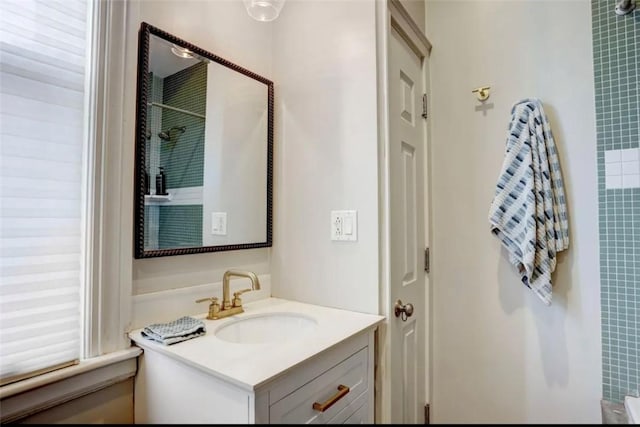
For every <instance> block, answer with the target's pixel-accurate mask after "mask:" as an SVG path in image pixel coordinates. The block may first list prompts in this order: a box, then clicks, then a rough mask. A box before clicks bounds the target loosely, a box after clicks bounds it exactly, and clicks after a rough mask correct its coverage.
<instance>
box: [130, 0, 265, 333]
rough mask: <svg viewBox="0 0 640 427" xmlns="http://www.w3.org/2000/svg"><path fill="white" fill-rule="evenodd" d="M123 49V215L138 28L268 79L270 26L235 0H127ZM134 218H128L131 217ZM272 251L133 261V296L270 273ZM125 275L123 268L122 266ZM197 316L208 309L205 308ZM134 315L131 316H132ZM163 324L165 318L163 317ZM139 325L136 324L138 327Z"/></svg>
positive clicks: (133, 103)
mask: <svg viewBox="0 0 640 427" xmlns="http://www.w3.org/2000/svg"><path fill="white" fill-rule="evenodd" d="M127 15H128V16H127V36H126V37H127V41H126V46H127V50H126V52H125V55H126V59H125V76H124V78H125V88H124V93H125V94H126V99H125V104H124V109H123V111H122V117H121V120H122V122H123V125H124V126H123V127H124V130H123V140H124V141H125V143H124V144H123V147H124V148H123V151H122V153H121V156H122V159H121V164H122V170H123V174H124V175H125V177H129V179H128V180H127V179H124V181H123V189H122V197H121V203H122V211H123V212H133V167H134V136H135V93H136V71H137V49H138V29H139V28H140V23H141V22H142V21H146V22H148V23H149V24H151V25H154V26H156V27H159V28H160V29H162V30H165V31H167V32H169V33H171V34H173V35H175V36H177V37H179V38H182V39H184V40H187V41H189V42H191V43H193V44H195V45H197V46H199V47H201V48H203V49H205V50H208V51H210V52H212V53H214V54H216V55H218V56H220V57H222V58H225V59H227V60H229V61H231V62H233V63H235V64H238V65H240V66H242V67H245V68H248V69H249V70H252V71H254V72H255V73H257V74H260V75H262V76H264V77H266V78H268V79H271V78H272V48H271V47H272V24H271V23H263V22H258V21H255V20H253V19H252V18H251V17H249V15H248V14H247V12H246V10H245V7H244V5H243V3H242V2H241V1H239V0H215V1H199V0H186V1H184V0H162V1H157V0H129V2H128V10H127ZM131 216H132V214H131ZM118 233H122V234H123V236H122V240H128V241H132V239H133V231H132V225H131V226H129V223H128V222H125V223H124V225H123V227H122V228H121V229H120V230H118ZM270 251H271V250H270V249H269V248H266V249H253V250H242V251H226V252H217V253H205V254H197V255H180V256H171V257H161V258H151V259H141V260H134V259H133V256H132V253H125V254H123V255H122V257H121V259H122V260H123V261H121V262H122V263H123V264H126V262H127V260H131V263H132V264H131V269H132V280H133V284H132V287H133V291H132V293H133V295H140V294H146V293H151V292H159V291H165V290H169V289H174V288H183V287H191V286H197V285H202V284H207V283H213V282H219V281H221V279H222V275H223V273H224V271H225V270H227V269H229V268H244V269H250V270H252V271H254V272H255V273H257V274H264V273H268V272H269V258H270ZM121 268H122V269H123V270H124V271H126V269H127V266H126V265H123V266H122V267H121ZM200 311H201V312H205V311H206V307H205V306H204V305H203V306H202V308H201V310H200ZM135 317H136V316H135V314H134V318H135ZM163 320H164V319H163ZM137 326H140V325H137Z"/></svg>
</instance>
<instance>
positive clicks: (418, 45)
mask: <svg viewBox="0 0 640 427" xmlns="http://www.w3.org/2000/svg"><path fill="white" fill-rule="evenodd" d="M425 6H426V5H425ZM392 29H394V30H396V31H397V32H398V33H400V35H401V36H402V37H403V39H404V40H405V41H406V42H407V44H408V45H409V46H410V47H411V49H412V50H413V51H414V53H416V55H417V56H418V57H420V58H424V57H427V56H428V55H429V53H430V52H431V48H432V45H431V42H430V41H429V40H428V39H427V37H426V35H425V34H424V33H423V32H422V31H421V30H420V28H419V27H418V25H417V24H416V23H415V21H414V20H413V18H412V17H411V15H410V14H409V13H408V12H407V10H406V9H405V8H404V6H403V5H402V4H401V3H400V0H378V1H376V50H377V52H376V53H377V61H376V62H377V63H376V67H377V76H378V78H377V86H378V87H377V89H378V90H377V92H378V217H379V219H380V221H379V224H378V227H379V230H378V232H379V239H380V244H379V260H380V263H379V283H380V287H379V304H380V306H379V308H378V309H379V313H380V314H381V315H383V316H385V318H386V321H385V322H383V323H382V324H380V326H379V327H378V330H377V332H376V349H377V351H376V360H375V420H376V421H375V422H376V423H383V424H389V423H391V419H390V418H391V393H390V390H391V370H390V369H389V367H388V364H389V360H390V350H391V348H390V347H391V346H390V337H389V334H388V332H387V331H388V328H389V326H388V323H389V321H390V320H391V316H392V315H393V314H392V313H391V312H390V307H391V303H390V300H391V277H390V262H391V258H390V253H389V244H390V243H389V242H390V240H389V238H390V215H389V209H390V206H389V203H390V202H389V183H390V164H389V156H388V155H387V153H388V152H389V143H390V135H389V88H388V69H389V68H388V66H389V63H388V58H389V38H390V37H391V31H392ZM422 77H423V79H424V80H425V87H426V89H427V90H428V89H429V81H428V79H427V69H426V68H425V66H424V63H423V70H422ZM428 129H429V128H428V127H427V144H426V146H425V155H426V156H427V159H428V158H429V156H428V153H429V130H428ZM428 171H429V168H428V162H426V161H425V176H428ZM425 188H426V189H428V185H427V186H425ZM424 208H425V214H426V215H428V212H429V199H428V197H425V207H424ZM425 228H426V229H427V230H430V228H431V227H430V224H429V223H425ZM427 235H428V236H430V235H431V233H430V232H428V233H427ZM427 244H429V241H428V240H427ZM429 280H430V286H431V287H432V286H433V280H432V279H429ZM425 303H426V307H428V309H429V312H428V313H427V319H426V320H425V323H426V325H430V324H431V322H430V321H429V320H430V316H431V310H430V305H429V296H428V292H427V301H425ZM425 330H427V331H428V330H429V327H427V328H425ZM425 343H426V345H427V349H426V361H427V363H426V364H427V366H426V368H425V369H426V377H427V378H430V360H431V357H430V343H429V341H428V340H426V339H425ZM425 380H426V378H425ZM425 386H426V400H427V402H429V401H430V396H431V390H430V384H426V385H425ZM425 403H426V402H425Z"/></svg>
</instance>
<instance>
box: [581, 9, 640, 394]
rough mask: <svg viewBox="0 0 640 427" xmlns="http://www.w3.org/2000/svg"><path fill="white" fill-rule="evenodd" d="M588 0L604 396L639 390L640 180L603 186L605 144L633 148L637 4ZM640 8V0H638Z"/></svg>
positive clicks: (639, 113)
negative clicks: (620, 11) (631, 7)
mask: <svg viewBox="0 0 640 427" xmlns="http://www.w3.org/2000/svg"><path fill="white" fill-rule="evenodd" d="M616 3H617V0H592V2H591V10H592V29H593V64H594V72H595V95H596V99H595V106H596V129H597V141H598V144H597V158H598V166H597V167H598V199H599V203H598V205H599V209H598V210H599V224H600V225H599V227H600V230H599V231H600V233H599V234H600V283H601V287H600V289H601V291H600V292H601V304H602V307H601V308H602V365H603V366H602V371H603V398H604V399H605V400H610V401H613V402H622V401H623V400H624V396H625V395H638V393H639V392H640V188H619V189H618V188H616V189H607V188H606V187H605V151H607V150H620V149H628V148H637V147H638V146H639V128H640V108H639V105H640V103H639V101H640V90H639V88H638V85H639V84H640V81H639V77H640V71H639V70H640V67H639V66H640V64H639V62H640V51H639V49H640V10H636V11H635V12H634V13H632V14H629V15H625V16H618V15H616V14H615V12H614V7H615V5H616ZM638 9H640V4H639V5H638Z"/></svg>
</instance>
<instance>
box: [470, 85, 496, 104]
mask: <svg viewBox="0 0 640 427" xmlns="http://www.w3.org/2000/svg"><path fill="white" fill-rule="evenodd" d="M489 89H491V86H483V87H478V88H475V89H474V90H472V91H471V92H472V93H475V94H477V96H478V101H486V100H487V99H488V98H489Z"/></svg>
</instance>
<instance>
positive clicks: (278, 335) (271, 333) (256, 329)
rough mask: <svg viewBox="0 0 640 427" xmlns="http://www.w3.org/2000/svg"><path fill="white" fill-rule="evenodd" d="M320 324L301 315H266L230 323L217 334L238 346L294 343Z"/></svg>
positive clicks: (216, 334)
mask: <svg viewBox="0 0 640 427" xmlns="http://www.w3.org/2000/svg"><path fill="white" fill-rule="evenodd" d="M317 326H318V323H317V322H316V321H315V320H314V319H313V318H312V317H309V316H305V315H304V314H299V313H264V314H255V315H252V316H247V317H243V318H241V319H238V320H234V321H232V322H229V323H227V324H225V325H223V326H221V327H220V328H218V329H217V330H216V332H215V336H216V337H217V338H219V339H221V340H224V341H229V342H233V343H237V344H262V343H269V342H283V341H292V340H296V339H298V338H302V337H304V336H306V335H307V334H308V333H310V332H313V331H314V330H315V329H316V327H317Z"/></svg>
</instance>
